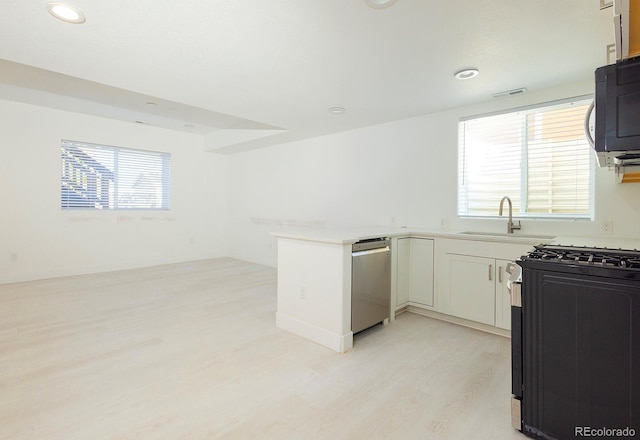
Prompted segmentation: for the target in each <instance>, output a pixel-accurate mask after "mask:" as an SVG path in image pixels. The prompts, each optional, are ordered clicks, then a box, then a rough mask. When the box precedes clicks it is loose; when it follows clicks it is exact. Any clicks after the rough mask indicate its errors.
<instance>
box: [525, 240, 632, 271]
mask: <svg viewBox="0 0 640 440" xmlns="http://www.w3.org/2000/svg"><path fill="white" fill-rule="evenodd" d="M523 259H528V260H540V261H547V262H561V263H574V264H576V263H577V264H581V265H582V264H587V265H598V266H607V267H621V268H632V269H640V251H638V250H635V249H634V250H626V249H608V248H589V247H577V246H556V245H549V244H541V245H538V246H535V249H534V250H533V251H531V252H530V253H529V254H528V255H527V256H525V257H523Z"/></svg>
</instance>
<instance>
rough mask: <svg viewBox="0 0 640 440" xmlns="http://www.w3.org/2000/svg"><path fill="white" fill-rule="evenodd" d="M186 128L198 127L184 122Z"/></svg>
mask: <svg viewBox="0 0 640 440" xmlns="http://www.w3.org/2000/svg"><path fill="white" fill-rule="evenodd" d="M184 128H196V126H195V125H193V124H184Z"/></svg>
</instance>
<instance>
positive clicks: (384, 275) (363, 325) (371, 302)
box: [351, 238, 391, 333]
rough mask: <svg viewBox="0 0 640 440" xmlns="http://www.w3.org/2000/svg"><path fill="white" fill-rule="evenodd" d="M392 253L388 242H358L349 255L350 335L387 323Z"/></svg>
mask: <svg viewBox="0 0 640 440" xmlns="http://www.w3.org/2000/svg"><path fill="white" fill-rule="evenodd" d="M390 305H391V251H390V249H389V240H388V239H386V238H374V239H369V240H362V241H358V242H356V243H354V244H353V247H352V251H351V331H352V332H353V333H358V332H361V331H362V330H365V329H368V328H369V327H373V326H374V325H376V324H379V323H381V322H383V323H384V322H387V320H388V319H389V309H390Z"/></svg>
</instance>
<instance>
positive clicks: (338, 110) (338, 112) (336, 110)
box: [329, 107, 345, 115]
mask: <svg viewBox="0 0 640 440" xmlns="http://www.w3.org/2000/svg"><path fill="white" fill-rule="evenodd" d="M329 111H330V112H331V113H333V114H334V115H341V114H342V113H344V112H345V110H344V107H329Z"/></svg>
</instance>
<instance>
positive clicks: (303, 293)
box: [300, 287, 307, 299]
mask: <svg viewBox="0 0 640 440" xmlns="http://www.w3.org/2000/svg"><path fill="white" fill-rule="evenodd" d="M300 299H307V292H306V291H305V290H304V287H301V288H300Z"/></svg>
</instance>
